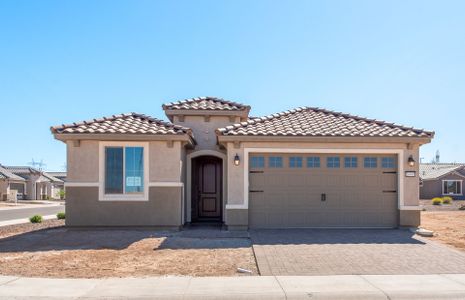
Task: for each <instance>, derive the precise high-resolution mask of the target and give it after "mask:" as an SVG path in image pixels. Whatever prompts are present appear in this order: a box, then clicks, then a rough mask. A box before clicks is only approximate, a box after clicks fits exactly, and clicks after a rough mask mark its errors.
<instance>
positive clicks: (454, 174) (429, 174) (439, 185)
mask: <svg viewBox="0 0 465 300" xmlns="http://www.w3.org/2000/svg"><path fill="white" fill-rule="evenodd" d="M420 178H421V181H420V198H421V199H432V198H434V197H443V196H450V197H452V198H453V199H454V200H463V199H465V196H464V194H463V180H464V179H465V164H458V163H428V164H420Z"/></svg>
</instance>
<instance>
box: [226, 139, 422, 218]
mask: <svg viewBox="0 0 465 300" xmlns="http://www.w3.org/2000/svg"><path fill="white" fill-rule="evenodd" d="M249 153H305V154H307V153H308V154H310V153H314V154H319V153H322V154H340V153H343V154H397V167H398V169H397V172H398V176H397V180H398V189H397V190H398V192H397V195H398V196H397V197H398V208H399V209H400V210H409V209H414V210H418V209H419V206H412V207H409V206H405V205H404V178H403V176H402V174H404V165H403V163H404V149H327V148H303V149H300V148H244V190H243V192H244V203H242V204H227V205H226V208H227V209H249Z"/></svg>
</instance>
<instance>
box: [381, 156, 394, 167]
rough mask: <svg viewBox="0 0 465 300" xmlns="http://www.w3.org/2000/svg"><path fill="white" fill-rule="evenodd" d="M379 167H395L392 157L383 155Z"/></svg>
mask: <svg viewBox="0 0 465 300" xmlns="http://www.w3.org/2000/svg"><path fill="white" fill-rule="evenodd" d="M381 167H383V168H386V169H392V168H395V165H394V157H383V158H381Z"/></svg>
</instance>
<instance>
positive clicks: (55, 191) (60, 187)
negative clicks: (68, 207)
mask: <svg viewBox="0 0 465 300" xmlns="http://www.w3.org/2000/svg"><path fill="white" fill-rule="evenodd" d="M46 173H47V174H48V175H50V176H52V177H54V178H58V179H59V180H60V182H56V183H54V184H53V186H52V198H54V199H60V198H61V196H60V192H61V191H64V190H65V182H66V172H64V171H47V172H46Z"/></svg>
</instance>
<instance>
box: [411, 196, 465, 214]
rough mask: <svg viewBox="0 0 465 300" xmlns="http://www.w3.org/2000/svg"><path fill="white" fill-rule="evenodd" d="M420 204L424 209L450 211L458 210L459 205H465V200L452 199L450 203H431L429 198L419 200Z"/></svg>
mask: <svg viewBox="0 0 465 300" xmlns="http://www.w3.org/2000/svg"><path fill="white" fill-rule="evenodd" d="M420 206H421V207H422V208H423V210H425V211H451V210H459V208H460V207H461V206H465V200H454V201H452V203H451V204H442V205H433V204H432V203H431V199H429V200H420Z"/></svg>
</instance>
